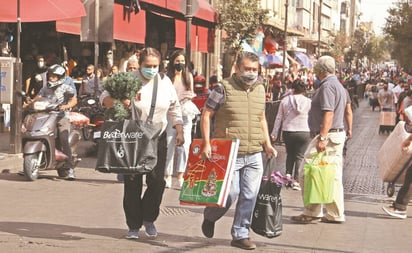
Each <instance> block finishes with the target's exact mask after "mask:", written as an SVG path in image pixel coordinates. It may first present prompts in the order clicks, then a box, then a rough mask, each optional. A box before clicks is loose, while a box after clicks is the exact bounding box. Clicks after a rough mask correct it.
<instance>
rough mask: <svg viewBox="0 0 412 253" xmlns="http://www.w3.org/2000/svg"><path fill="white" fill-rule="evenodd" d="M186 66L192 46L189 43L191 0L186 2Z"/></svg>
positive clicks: (188, 62) (189, 60) (191, 16)
mask: <svg viewBox="0 0 412 253" xmlns="http://www.w3.org/2000/svg"><path fill="white" fill-rule="evenodd" d="M185 18H186V65H189V64H190V62H191V58H192V56H191V49H192V45H191V43H190V40H191V34H192V18H193V14H192V0H186V15H185Z"/></svg>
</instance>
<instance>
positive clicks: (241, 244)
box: [230, 238, 256, 250]
mask: <svg viewBox="0 0 412 253" xmlns="http://www.w3.org/2000/svg"><path fill="white" fill-rule="evenodd" d="M230 245H231V246H233V247H237V248H241V249H246V250H252V249H256V244H254V243H253V242H252V241H251V240H250V239H249V238H243V239H240V240H232V242H231V243H230Z"/></svg>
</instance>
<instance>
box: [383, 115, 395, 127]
mask: <svg viewBox="0 0 412 253" xmlns="http://www.w3.org/2000/svg"><path fill="white" fill-rule="evenodd" d="M395 124H396V113H395V112H380V114H379V125H380V126H395Z"/></svg>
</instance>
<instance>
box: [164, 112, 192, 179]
mask: <svg viewBox="0 0 412 253" xmlns="http://www.w3.org/2000/svg"><path fill="white" fill-rule="evenodd" d="M192 120H193V117H188V116H184V117H183V137H184V139H185V143H184V144H183V146H181V147H176V143H175V142H176V133H177V132H176V129H174V128H173V126H172V124H171V123H170V121H169V124H168V125H167V128H166V132H167V155H166V167H165V175H166V176H172V175H173V167H174V165H176V172H185V171H186V166H187V160H188V159H189V148H190V144H191V143H192ZM175 152H176V159H177V160H176V161H175V160H174V159H175Z"/></svg>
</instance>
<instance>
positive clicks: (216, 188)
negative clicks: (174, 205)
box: [179, 139, 240, 207]
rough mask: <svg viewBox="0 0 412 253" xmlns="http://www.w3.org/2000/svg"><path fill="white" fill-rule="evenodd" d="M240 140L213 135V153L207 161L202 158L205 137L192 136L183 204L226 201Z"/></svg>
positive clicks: (182, 198) (215, 204)
mask: <svg viewBox="0 0 412 253" xmlns="http://www.w3.org/2000/svg"><path fill="white" fill-rule="evenodd" d="M239 142H240V141H239V139H212V140H211V141H210V144H211V148H212V157H211V159H210V160H208V161H204V160H202V158H201V151H202V140H201V139H193V141H192V144H191V145H190V150H189V159H188V162H187V167H186V173H185V176H184V182H183V185H182V189H181V191H180V196H179V200H180V204H186V205H201V206H217V207H223V206H225V205H226V199H227V196H228V194H229V191H230V185H231V181H232V176H233V170H234V168H235V165H236V157H237V152H238V149H239Z"/></svg>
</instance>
